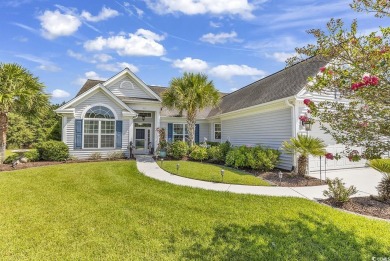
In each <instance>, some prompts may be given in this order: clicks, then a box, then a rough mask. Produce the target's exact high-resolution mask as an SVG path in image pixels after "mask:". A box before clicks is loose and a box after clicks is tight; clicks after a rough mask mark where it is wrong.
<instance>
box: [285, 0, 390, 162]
mask: <svg viewBox="0 0 390 261" xmlns="http://www.w3.org/2000/svg"><path fill="white" fill-rule="evenodd" d="M356 2H358V1H356ZM360 2H363V1H360ZM327 29H328V30H327V32H324V31H322V30H309V31H308V32H309V33H310V34H312V35H313V36H314V37H315V38H316V44H309V45H307V46H306V47H303V48H296V51H297V53H298V56H296V57H293V58H291V59H289V60H288V61H287V63H288V64H289V65H291V64H294V63H296V62H298V61H300V60H302V59H304V58H305V57H307V56H317V58H318V59H323V60H324V61H325V62H327V65H326V66H325V67H322V68H318V74H317V75H316V76H315V77H312V78H309V84H308V86H307V89H308V90H309V91H311V92H315V93H327V94H332V96H333V97H334V98H335V99H331V100H327V101H319V102H313V101H310V100H307V101H306V102H305V103H306V105H307V106H308V107H309V108H310V112H311V114H312V116H313V118H316V119H318V120H319V123H320V126H321V128H322V129H323V130H324V131H325V132H326V133H329V134H330V135H331V136H332V137H333V138H334V139H335V140H336V141H337V142H338V143H342V144H344V145H346V148H347V149H346V151H345V153H346V154H347V155H349V154H351V153H352V152H353V153H354V157H350V158H353V159H355V160H359V159H360V158H361V157H365V158H367V159H373V158H378V157H380V156H381V155H382V154H383V153H385V152H387V151H390V143H389V140H390V99H389V96H390V68H389V67H390V46H389V36H390V28H389V27H387V28H384V27H381V28H380V30H379V31H378V32H372V33H370V34H368V35H361V34H359V33H358V30H357V21H353V22H352V24H351V26H350V28H348V29H345V28H344V23H343V22H342V21H341V20H334V19H332V20H331V21H330V22H329V23H328V24H327ZM347 101H348V102H347ZM353 146H359V147H363V148H364V152H363V153H362V154H361V155H359V156H358V157H356V151H352V149H351V147H353Z"/></svg>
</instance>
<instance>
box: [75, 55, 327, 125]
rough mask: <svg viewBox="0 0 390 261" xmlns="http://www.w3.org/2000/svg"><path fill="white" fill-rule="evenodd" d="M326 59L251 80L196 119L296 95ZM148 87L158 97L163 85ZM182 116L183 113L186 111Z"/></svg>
mask: <svg viewBox="0 0 390 261" xmlns="http://www.w3.org/2000/svg"><path fill="white" fill-rule="evenodd" d="M327 63H328V62H327V61H326V60H324V59H321V58H319V57H310V58H308V59H306V60H304V61H302V62H299V63H297V64H295V65H292V66H290V67H287V68H285V69H283V70H280V71H278V72H276V73H274V74H271V75H269V76H267V77H265V78H263V79H260V80H258V81H256V82H254V83H251V84H249V85H247V86H245V87H243V88H241V89H238V90H237V91H235V92H232V93H228V94H226V93H221V97H222V99H221V103H220V105H219V106H218V107H217V108H214V109H212V108H206V109H204V110H202V111H200V112H199V113H198V118H200V119H204V118H207V117H212V116H216V115H219V114H222V113H227V112H232V111H236V110H240V109H244V108H248V107H252V106H255V105H259V104H263V103H267V102H271V101H275V100H279V99H283V98H287V97H291V96H294V95H297V94H298V93H299V92H300V91H301V90H302V89H303V88H304V87H305V85H306V83H307V79H308V78H309V77H310V76H315V75H316V74H317V73H318V71H319V68H321V67H323V66H325V65H326V64H327ZM103 82H104V81H100V80H90V79H88V80H87V82H86V83H85V84H84V85H83V87H82V88H81V89H80V91H79V92H78V93H77V95H76V96H79V95H80V94H82V93H84V92H86V91H88V90H89V89H91V88H93V87H94V86H95V85H97V84H99V83H103ZM148 87H149V88H150V89H151V90H152V91H153V92H154V93H156V94H157V95H158V96H160V97H161V95H162V93H163V92H164V90H166V87H161V86H154V85H148ZM161 116H165V117H178V116H179V111H178V110H172V109H167V108H163V109H162V111H161ZM182 116H185V112H184V113H183V115H182Z"/></svg>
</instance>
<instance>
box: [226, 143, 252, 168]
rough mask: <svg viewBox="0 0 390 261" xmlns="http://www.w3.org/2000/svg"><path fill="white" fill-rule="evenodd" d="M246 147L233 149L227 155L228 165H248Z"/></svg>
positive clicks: (237, 166)
mask: <svg viewBox="0 0 390 261" xmlns="http://www.w3.org/2000/svg"><path fill="white" fill-rule="evenodd" d="M246 154H247V153H246V147H245V146H241V147H238V148H233V149H231V150H230V151H229V152H228V153H227V155H226V165H227V166H232V167H235V168H244V167H247V166H248V161H247V155H246Z"/></svg>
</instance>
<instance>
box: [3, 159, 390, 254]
mask: <svg viewBox="0 0 390 261" xmlns="http://www.w3.org/2000/svg"><path fill="white" fill-rule="evenodd" d="M389 231H390V223H387V222H384V221H377V220H370V219H367V218H364V217H360V216H356V215H352V214H347V213H344V212H340V211H338V210H334V209H332V208H330V207H327V206H322V205H319V204H317V203H315V202H311V201H309V200H305V199H299V198H283V197H262V196H254V195H240V194H234V193H228V192H214V191H207V190H201V189H194V188H189V187H179V186H175V185H172V184H168V183H164V182H160V181H157V180H153V179H150V178H148V177H145V176H143V175H142V174H140V173H139V172H138V171H137V169H136V166H135V163H134V162H133V161H132V162H126V161H121V162H118V161H117V162H99V163H80V164H61V165H55V166H48V167H41V168H31V169H25V170H19V171H13V172H1V173H0V232H1V236H0V257H1V258H0V259H2V260H10V259H11V260H24V259H29V260H186V259H187V260H188V259H197V260H371V258H372V257H373V256H375V257H389V256H390V234H389Z"/></svg>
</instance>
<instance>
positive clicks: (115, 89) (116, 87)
mask: <svg viewBox="0 0 390 261" xmlns="http://www.w3.org/2000/svg"><path fill="white" fill-rule="evenodd" d="M123 81H130V82H131V83H132V84H133V86H134V89H130V88H120V86H121V83H122V82H123ZM107 88H108V89H109V90H110V91H111V92H112V93H113V94H115V95H116V96H125V97H133V98H146V99H150V98H155V97H153V96H152V95H151V94H149V93H147V92H146V91H145V90H144V88H143V87H141V86H140V85H139V84H138V83H137V82H136V81H134V80H133V79H131V78H130V77H128V76H122V77H121V78H119V79H118V80H117V81H115V82H113V83H112V84H110V85H109V86H107Z"/></svg>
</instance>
